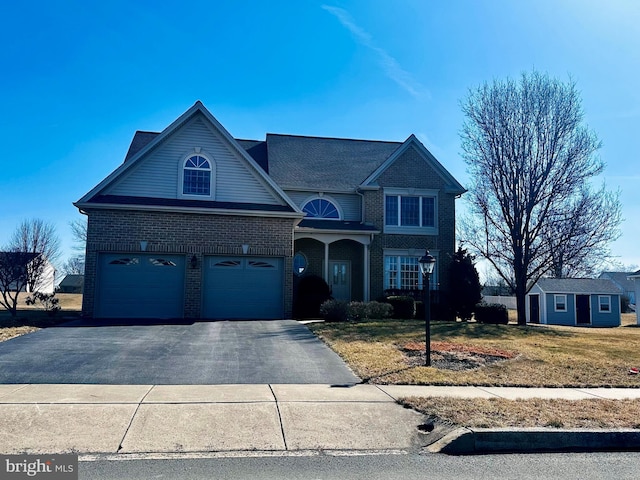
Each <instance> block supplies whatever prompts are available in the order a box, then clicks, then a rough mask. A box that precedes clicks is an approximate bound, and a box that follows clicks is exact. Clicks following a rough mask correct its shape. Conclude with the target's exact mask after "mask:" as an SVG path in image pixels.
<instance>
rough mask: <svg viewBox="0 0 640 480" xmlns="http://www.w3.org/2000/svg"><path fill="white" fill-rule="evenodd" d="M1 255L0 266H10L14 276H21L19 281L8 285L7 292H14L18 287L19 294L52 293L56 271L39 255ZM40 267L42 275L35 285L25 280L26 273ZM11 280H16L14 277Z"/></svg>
mask: <svg viewBox="0 0 640 480" xmlns="http://www.w3.org/2000/svg"><path fill="white" fill-rule="evenodd" d="M0 255H2V261H1V262H0V263H1V264H2V265H10V266H12V267H13V268H14V269H15V270H14V274H16V275H17V274H19V275H21V279H20V280H19V281H14V282H12V283H11V284H10V285H9V290H12V291H15V290H16V289H17V288H18V286H19V287H20V291H21V292H27V293H33V292H41V293H53V292H54V290H55V274H56V270H55V268H54V267H53V265H52V264H51V262H49V260H47V259H46V258H44V257H43V256H42V254H40V253H30V252H0ZM36 265H38V267H40V266H41V268H42V273H41V275H40V278H39V279H38V281H37V283H36V284H35V285H32V284H31V282H29V281H28V280H27V276H28V272H29V270H31V269H34V268H36ZM13 278H16V277H15V276H14V277H13Z"/></svg>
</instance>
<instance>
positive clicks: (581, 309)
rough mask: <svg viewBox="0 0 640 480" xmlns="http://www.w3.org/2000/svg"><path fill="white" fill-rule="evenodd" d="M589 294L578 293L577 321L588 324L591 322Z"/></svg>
mask: <svg viewBox="0 0 640 480" xmlns="http://www.w3.org/2000/svg"><path fill="white" fill-rule="evenodd" d="M589 302H590V297H589V295H576V323H577V324H578V325H588V324H590V323H591V307H590V305H589Z"/></svg>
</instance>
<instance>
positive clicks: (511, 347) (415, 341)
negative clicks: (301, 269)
mask: <svg viewBox="0 0 640 480" xmlns="http://www.w3.org/2000/svg"><path fill="white" fill-rule="evenodd" d="M630 318H631V317H630V316H629V317H625V319H624V321H623V323H624V324H627V326H623V327H618V328H598V329H593V328H573V327H546V326H527V327H520V326H517V325H513V324H510V325H483V324H478V323H464V322H456V323H454V322H433V323H432V326H431V336H432V360H433V364H434V365H436V366H437V365H438V364H439V365H441V367H440V368H433V367H432V368H427V367H424V366H421V363H422V359H421V358H420V357H416V356H415V355H416V353H417V352H419V351H420V350H422V349H423V348H424V322H423V321H418V320H382V321H368V322H359V323H316V324H312V325H309V327H310V328H311V329H312V331H313V332H315V333H316V334H317V335H318V336H319V337H320V338H322V339H323V340H324V341H325V342H326V343H327V344H328V345H329V346H330V347H331V348H332V349H333V350H335V351H336V352H337V353H338V354H339V355H340V356H341V357H342V358H343V359H344V360H345V361H346V362H347V363H348V364H349V366H350V367H351V368H352V369H353V370H354V371H355V373H356V374H357V375H359V376H360V377H361V378H362V379H363V380H364V381H365V382H368V383H380V384H424V385H487V386H489V385H490V386H519V387H521V386H530V387H562V386H565V387H603V386H604V387H640V375H632V374H630V373H629V369H630V368H631V367H640V328H636V327H634V326H632V325H628V324H630V323H631V320H630ZM452 350H453V351H462V352H463V354H461V356H459V358H464V359H465V361H466V359H467V358H468V357H469V355H470V354H471V355H472V354H477V356H478V358H486V359H490V360H491V361H487V362H486V363H475V364H474V363H471V364H468V362H467V363H465V364H464V365H462V367H461V369H459V370H452V369H451V368H457V367H456V365H455V362H448V361H446V359H447V358H449V356H448V355H449V353H448V352H450V351H452ZM443 359H444V360H443ZM458 363H460V362H458ZM478 365H483V366H478ZM470 367H476V368H470Z"/></svg>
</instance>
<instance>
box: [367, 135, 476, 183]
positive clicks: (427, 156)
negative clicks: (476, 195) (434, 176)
mask: <svg viewBox="0 0 640 480" xmlns="http://www.w3.org/2000/svg"><path fill="white" fill-rule="evenodd" d="M409 148H415V149H416V150H417V151H418V152H419V153H420V154H421V156H422V158H423V159H424V160H425V162H427V163H429V165H430V166H431V167H432V168H433V169H434V170H435V171H436V172H437V173H438V175H440V177H442V179H443V180H444V181H445V183H446V185H447V187H446V191H447V192H448V193H453V194H455V195H462V194H463V193H464V192H466V191H467V190H466V189H465V188H464V187H463V186H462V185H461V184H460V183H459V182H458V181H457V180H456V179H455V178H454V177H453V175H451V174H450V173H449V171H448V170H447V169H446V168H444V166H443V165H442V164H441V163H440V162H439V161H438V160H437V159H436V157H434V156H433V155H432V154H431V152H430V151H429V150H427V147H425V146H424V145H423V144H422V142H421V141H420V140H418V138H417V137H416V136H415V135H414V134H411V135H410V136H409V138H407V139H406V140H405V141H404V142H403V143H402V145H401V146H400V147H398V149H396V151H395V152H393V154H392V155H390V156H389V158H387V159H386V160H385V161H384V163H383V164H382V165H380V166H379V167H378V168H377V169H376V170H375V171H374V172H373V173H371V175H369V176H368V177H367V178H366V179H365V180H364V181H363V182H362V186H363V187H367V186H373V185H375V182H376V180H377V179H378V177H380V175H382V174H383V173H384V171H385V170H387V169H388V168H389V167H390V166H391V165H393V163H394V162H395V161H396V160H397V159H398V158H399V157H400V156H401V155H402V154H403V153H404V152H406V151H407V149H409Z"/></svg>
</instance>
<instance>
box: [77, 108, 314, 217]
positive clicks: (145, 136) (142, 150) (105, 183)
mask: <svg viewBox="0 0 640 480" xmlns="http://www.w3.org/2000/svg"><path fill="white" fill-rule="evenodd" d="M197 114H201V115H203V116H204V118H205V119H206V120H207V121H208V122H209V123H210V125H211V126H212V127H213V128H214V129H215V130H216V131H217V132H218V133H219V134H220V135H221V136H222V137H223V138H224V139H225V140H226V141H227V142H228V144H229V145H230V146H231V148H232V149H233V150H234V151H235V152H236V153H238V154H239V155H240V156H241V157H242V158H243V160H244V161H245V162H246V163H247V164H248V166H249V168H250V169H251V170H253V172H254V173H255V174H256V175H257V176H258V177H259V178H261V179H262V180H263V181H264V183H266V184H267V185H268V187H269V188H270V189H271V191H272V192H273V193H274V194H275V195H276V197H278V198H279V199H280V200H281V201H282V203H283V204H284V205H285V206H286V210H287V212H286V213H292V214H295V216H298V217H301V216H303V214H302V212H301V211H300V209H299V208H298V206H297V205H296V204H295V203H293V202H292V201H291V199H289V197H288V196H287V195H286V194H285V193H284V191H283V190H282V189H281V188H280V186H279V185H278V184H277V183H275V182H274V181H273V179H271V178H270V177H269V176H268V175H267V174H266V171H265V170H264V169H263V168H262V167H261V166H260V165H259V164H258V163H257V162H256V160H254V158H253V157H252V156H251V155H249V154H248V153H247V151H246V150H245V149H244V148H243V147H242V146H240V145H239V144H238V142H237V141H236V140H235V139H234V138H233V137H232V136H231V134H230V133H229V132H228V131H227V130H226V129H225V128H224V127H223V126H222V125H221V124H220V122H218V120H216V118H215V117H214V116H213V115H212V114H211V112H209V110H207V108H206V107H205V106H204V105H203V104H202V102H200V100H198V101H197V102H196V103H195V104H194V105H193V106H192V107H191V108H189V109H188V110H187V111H186V112H184V113H183V114H182V115H181V116H180V117H178V118H177V119H176V120H175V121H174V122H173V123H171V125H169V126H168V127H167V128H165V129H164V130H163V131H162V132H160V133H159V134H156V133H155V132H142V131H139V132H136V134H135V135H134V138H133V140H132V143H131V146H130V147H129V151H128V152H127V156H126V157H125V161H124V162H123V163H122V164H121V165H120V166H118V168H116V169H115V170H114V171H113V172H112V173H111V174H110V175H108V176H107V177H106V178H105V179H104V180H102V182H100V183H99V184H98V185H96V186H95V187H94V188H93V189H92V190H91V191H90V192H88V193H87V194H86V195H84V196H83V197H82V198H81V199H80V200H78V201H77V202H76V203H74V205H75V206H76V207H78V208H83V207H88V206H95V205H96V204H102V203H103V201H102V200H103V199H104V197H107V198H109V197H112V196H109V195H102V194H103V192H104V190H105V189H106V188H107V187H109V186H110V185H112V184H113V183H114V182H116V181H117V180H118V179H119V178H121V177H122V176H123V175H124V174H125V172H127V171H128V170H129V169H131V168H133V166H134V165H136V163H138V162H139V161H141V159H142V158H144V156H145V155H146V154H147V153H148V152H150V151H151V150H152V149H153V148H155V147H156V146H157V145H159V144H160V143H161V142H163V141H164V140H165V139H167V138H169V137H170V136H171V135H172V134H173V133H174V132H176V131H177V130H178V129H179V128H180V127H182V126H183V125H185V124H186V123H187V122H188V121H189V120H190V119H191V118H193V117H194V116H195V115H197ZM101 195H102V198H101ZM134 198H137V197H131V199H134ZM178 203H180V205H164V206H165V207H167V206H169V207H178V208H193V207H191V206H190V205H188V204H187V203H185V202H178ZM136 205H137V204H136ZM214 208H215V207H214Z"/></svg>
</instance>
